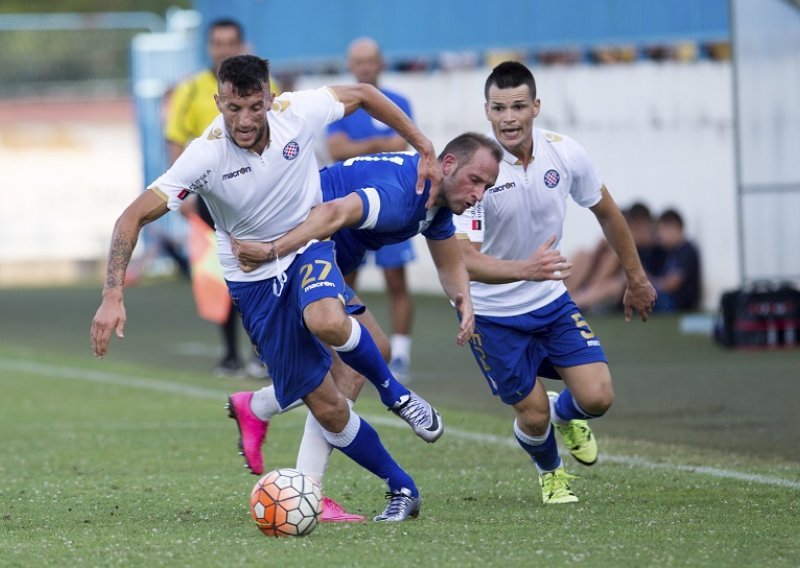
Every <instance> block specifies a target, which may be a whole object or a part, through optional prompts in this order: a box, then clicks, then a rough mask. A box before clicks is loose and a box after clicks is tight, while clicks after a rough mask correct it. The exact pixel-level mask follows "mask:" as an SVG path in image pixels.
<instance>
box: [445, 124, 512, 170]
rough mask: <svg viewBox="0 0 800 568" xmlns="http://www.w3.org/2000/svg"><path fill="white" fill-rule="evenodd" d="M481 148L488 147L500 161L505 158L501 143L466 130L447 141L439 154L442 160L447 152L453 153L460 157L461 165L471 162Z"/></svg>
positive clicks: (457, 157)
mask: <svg viewBox="0 0 800 568" xmlns="http://www.w3.org/2000/svg"><path fill="white" fill-rule="evenodd" d="M480 148H487V149H488V150H489V151H490V152H491V153H492V156H494V158H495V160H497V161H498V162H499V161H500V160H502V159H503V149H502V148H501V147H500V144H498V143H497V142H495V141H494V140H492V139H491V138H489V137H488V136H485V135H483V134H478V133H477V132H465V133H464V134H459V135H458V136H456V137H455V138H453V139H452V140H450V142H448V143H447V145H446V146H445V147H444V150H442V153H441V154H439V160H442V159H443V158H444V157H445V156H446V155H447V154H453V155H454V156H455V157H456V159H458V163H459V167H460V166H463V165H464V164H467V163H469V161H470V160H472V157H473V156H474V155H475V152H477V151H478V150H479V149H480Z"/></svg>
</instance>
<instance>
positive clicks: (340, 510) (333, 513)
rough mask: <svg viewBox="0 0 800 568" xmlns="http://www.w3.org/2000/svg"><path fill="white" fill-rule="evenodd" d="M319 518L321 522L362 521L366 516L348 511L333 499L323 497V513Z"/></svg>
mask: <svg viewBox="0 0 800 568" xmlns="http://www.w3.org/2000/svg"><path fill="white" fill-rule="evenodd" d="M319 520H320V522H321V523H362V522H364V517H362V516H361V515H353V514H351V513H348V512H347V511H345V510H344V507H342V506H341V505H339V503H337V502H336V501H334V500H333V499H330V498H328V497H323V498H322V515H321V516H320V518H319Z"/></svg>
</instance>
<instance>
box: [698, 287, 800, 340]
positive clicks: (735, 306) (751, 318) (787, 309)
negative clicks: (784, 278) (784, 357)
mask: <svg viewBox="0 0 800 568" xmlns="http://www.w3.org/2000/svg"><path fill="white" fill-rule="evenodd" d="M798 334H800V291H798V290H797V288H795V287H794V286H793V285H792V284H790V283H787V282H780V283H774V282H764V281H759V282H754V283H753V284H750V285H748V286H745V287H744V288H740V289H738V290H731V291H729V292H725V293H724V294H722V299H721V300H720V309H719V314H718V316H717V322H716V326H715V329H714V338H715V339H716V340H717V342H718V343H720V344H721V345H724V346H725V347H736V348H745V349H747V348H750V349H777V348H779V347H787V348H788V347H796V346H797V345H798Z"/></svg>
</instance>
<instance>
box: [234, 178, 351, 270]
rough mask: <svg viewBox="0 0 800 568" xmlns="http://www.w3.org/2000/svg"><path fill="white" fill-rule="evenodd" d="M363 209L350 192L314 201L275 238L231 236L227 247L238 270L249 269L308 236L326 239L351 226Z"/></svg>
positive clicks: (302, 242) (289, 250)
mask: <svg viewBox="0 0 800 568" xmlns="http://www.w3.org/2000/svg"><path fill="white" fill-rule="evenodd" d="M363 210H364V205H363V203H362V201H361V198H360V197H359V196H358V195H357V194H355V193H351V194H349V195H346V196H345V197H340V198H338V199H334V200H332V201H327V202H325V203H321V204H320V205H317V206H316V207H314V208H313V209H312V210H311V213H309V215H308V217H307V218H306V220H305V221H303V222H302V223H301V224H300V225H298V226H297V227H295V228H294V229H292V230H291V231H289V232H288V233H286V234H285V235H283V236H282V237H281V238H279V239H276V240H274V241H270V242H268V243H262V242H258V241H240V240H236V239H231V250H232V251H233V254H234V255H235V256H236V258H237V259H238V261H239V266H240V267H241V268H242V270H244V271H245V272H249V271H251V270H253V269H254V268H255V267H257V266H258V265H260V264H262V263H264V262H273V261H274V260H275V258H276V257H282V256H286V255H287V254H289V253H292V252H294V251H296V250H297V249H299V248H300V247H302V246H303V245H305V244H306V243H308V241H310V240H312V239H318V240H322V239H327V238H328V237H330V236H331V235H332V234H333V233H335V232H336V231H338V230H339V229H342V228H344V227H352V226H355V225H356V224H358V223H359V221H361V216H362V212H363Z"/></svg>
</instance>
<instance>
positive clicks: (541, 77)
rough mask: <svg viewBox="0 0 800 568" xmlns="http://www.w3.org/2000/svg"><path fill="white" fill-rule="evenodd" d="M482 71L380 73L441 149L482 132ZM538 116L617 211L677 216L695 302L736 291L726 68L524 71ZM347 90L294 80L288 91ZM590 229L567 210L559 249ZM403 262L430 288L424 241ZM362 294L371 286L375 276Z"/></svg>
mask: <svg viewBox="0 0 800 568" xmlns="http://www.w3.org/2000/svg"><path fill="white" fill-rule="evenodd" d="M488 72H489V70H488V69H480V70H470V71H455V72H446V73H438V74H412V75H405V74H404V75H400V74H387V75H385V76H384V84H385V86H387V87H390V88H395V89H396V90H398V91H400V92H402V93H404V94H406V95H407V96H408V97H409V99H410V100H411V102H412V106H413V110H414V112H415V115H416V116H415V118H416V120H417V123H418V124H419V126H420V127H421V129H422V130H423V132H425V133H426V134H428V136H430V138H431V139H432V140H433V142H434V144H435V145H436V147H437V148H441V147H442V146H443V145H444V144H445V143H446V142H447V141H448V140H450V139H451V138H452V137H454V136H455V135H457V134H459V133H461V132H463V131H466V130H478V131H489V124H488V122H487V121H486V119H485V117H484V115H483V84H484V81H485V79H486V76H487V75H488ZM535 74H536V80H537V88H538V94H539V97H540V98H541V100H542V111H541V114H540V115H539V119H538V120H537V124H538V125H540V126H542V127H544V128H549V129H552V130H555V131H558V132H561V133H564V134H567V135H569V136H571V137H573V138H575V139H576V140H577V141H578V142H580V143H581V144H583V145H584V146H585V147H586V149H587V150H588V151H589V154H590V155H591V156H592V157H593V159H594V161H595V164H596V166H597V169H598V171H599V172H600V175H601V177H602V178H603V179H604V180H605V183H606V185H607V186H608V188H609V190H610V191H611V194H612V195H613V196H614V198H615V200H616V201H617V202H618V203H619V204H620V206H622V207H625V206H627V205H629V204H630V203H632V202H633V201H637V200H638V201H643V202H645V203H646V204H648V205H649V206H650V207H651V208H652V209H653V211H654V213H655V214H658V213H659V212H660V211H661V210H663V209H664V208H666V207H675V208H677V209H678V210H679V211H680V212H681V213H682V214H683V216H684V220H685V222H686V228H687V232H688V234H689V236H690V237H691V238H692V239H694V240H695V241H696V242H697V243H698V244H699V247H700V250H701V254H702V260H703V270H704V288H705V290H704V297H705V305H706V307H708V308H713V307H715V306H716V305H717V302H718V299H719V294H720V293H721V291H722V290H724V289H727V288H731V287H735V286H736V285H737V283H738V274H739V268H738V252H737V251H738V249H737V246H738V245H737V233H736V206H735V204H736V200H735V183H734V162H733V130H732V102H731V67H730V64H728V63H713V62H699V63H694V64H681V63H664V64H657V63H651V62H642V63H636V64H633V65H617V66H610V67H599V66H589V65H586V66H570V67H542V68H540V69H537V70H535ZM349 81H351V79H350V77H349V76H336V77H310V78H303V79H302V80H301V81H300V82H299V83H298V85H297V88H307V87H313V86H317V85H320V84H337V83H347V82H349ZM600 235H601V232H600V229H599V226H598V224H597V222H596V221H595V219H594V216H593V215H592V214H591V212H589V211H587V210H583V209H582V208H580V207H578V206H577V205H575V204H574V203H571V208H570V212H569V214H568V218H567V222H566V226H565V231H564V239H563V241H562V250H563V251H564V252H566V253H567V254H570V253H572V252H574V251H576V250H577V249H580V248H584V247H591V246H592V245H593V244H594V243H595V242H596V241H597V239H598V238H599V237H600ZM417 244H418V246H417V252H418V254H419V256H421V257H423V258H421V259H420V261H418V262H417V263H416V264H415V265H412V266H413V268H412V271H411V281H412V285H413V287H414V288H415V289H417V290H438V289H439V288H438V281H437V279H436V276H435V271H434V270H433V265H432V263H431V262H430V259H429V258H427V254H426V251H425V245H424V239H420V238H419V237H418V241H417ZM362 282H363V285H365V286H367V287H373V286H378V285H380V274H379V273H378V272H377V271H372V272H371V273H365V277H364V278H363V280H362Z"/></svg>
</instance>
